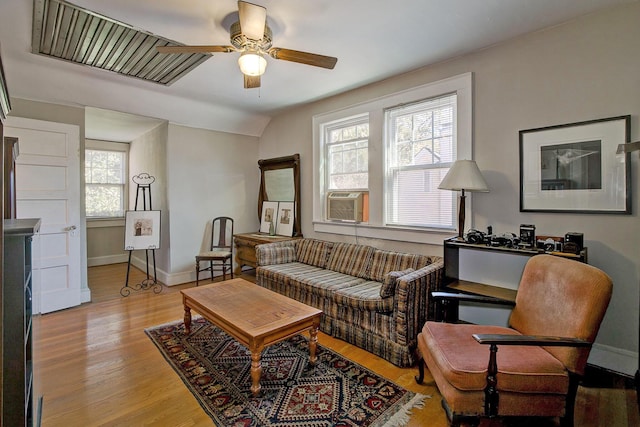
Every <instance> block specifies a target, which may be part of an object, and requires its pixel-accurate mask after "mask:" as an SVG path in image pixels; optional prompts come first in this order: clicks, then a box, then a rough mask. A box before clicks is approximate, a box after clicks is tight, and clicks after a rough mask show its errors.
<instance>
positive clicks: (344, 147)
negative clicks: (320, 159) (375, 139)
mask: <svg viewBox="0 0 640 427" xmlns="http://www.w3.org/2000/svg"><path fill="white" fill-rule="evenodd" d="M368 120H369V119H368V117H366V116H365V117H356V118H353V119H347V120H340V121H338V122H336V123H332V124H331V125H329V126H327V127H326V128H325V132H326V135H325V140H326V141H327V144H326V149H327V154H326V156H327V163H328V166H329V170H328V173H327V183H326V185H327V188H328V189H329V190H357V189H363V190H364V189H367V188H368V186H369V174H368V169H369V121H368Z"/></svg>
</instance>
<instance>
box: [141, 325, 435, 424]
mask: <svg viewBox="0 0 640 427" xmlns="http://www.w3.org/2000/svg"><path fill="white" fill-rule="evenodd" d="M145 332H146V333H147V335H148V336H149V337H150V338H151V340H152V341H153V342H154V343H155V345H156V346H157V347H158V349H160V352H161V353H162V354H163V356H164V357H165V359H166V360H167V361H168V362H169V363H170V364H171V366H173V368H174V369H175V370H176V372H177V373H178V374H179V375H180V378H182V381H184V383H185V384H186V385H187V387H188V388H189V390H190V391H191V392H192V393H193V395H194V396H195V397H196V398H197V399H198V402H199V403H200V405H201V406H202V408H204V410H205V411H206V412H207V413H208V414H209V416H211V418H212V419H213V421H214V423H215V425H217V426H243V427H248V426H279V427H280V426H282V427H284V426H287V427H290V426H314V427H321V426H398V425H404V424H406V422H407V421H408V419H409V415H410V413H409V411H410V409H411V408H413V407H419V406H422V405H423V404H424V402H423V401H424V398H425V397H426V396H424V395H420V394H416V393H413V392H410V391H408V390H405V389H403V388H402V387H400V386H398V385H396V384H394V383H392V382H390V381H388V380H386V379H384V378H382V377H380V376H379V375H377V374H375V373H374V372H372V371H370V370H368V369H366V368H365V367H363V366H361V365H358V364H357V363H355V362H353V361H350V360H348V359H345V358H344V357H342V356H340V355H339V354H337V353H335V352H333V351H332V350H330V349H328V348H326V347H323V346H321V345H318V350H317V355H318V362H317V363H316V366H315V367H312V366H310V365H309V363H308V362H309V347H308V339H307V338H306V337H305V336H302V335H299V336H296V337H293V338H291V339H289V340H286V341H282V342H280V343H278V344H275V345H272V346H269V347H267V348H266V349H265V350H264V351H263V353H262V359H261V360H262V378H261V381H260V384H261V385H262V391H261V393H260V396H258V397H253V396H252V394H251V391H250V389H249V388H250V386H251V375H250V367H251V355H250V353H249V350H248V349H247V348H246V347H244V346H243V345H242V344H239V343H238V342H236V341H235V340H234V339H233V338H231V337H230V336H229V335H227V334H226V333H224V332H223V331H222V330H220V329H219V328H217V327H216V326H213V325H211V324H210V323H209V322H207V321H206V320H205V319H202V318H195V319H193V322H192V326H191V335H189V336H188V337H187V336H185V334H184V323H183V322H181V321H178V322H174V323H170V324H166V325H161V326H156V327H153V328H149V329H147V330H145Z"/></svg>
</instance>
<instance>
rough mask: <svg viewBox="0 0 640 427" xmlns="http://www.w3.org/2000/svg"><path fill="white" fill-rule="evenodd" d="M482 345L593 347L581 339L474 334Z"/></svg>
mask: <svg viewBox="0 0 640 427" xmlns="http://www.w3.org/2000/svg"><path fill="white" fill-rule="evenodd" d="M473 339H475V340H476V341H478V342H479V343H480V344H489V345H529V346H545V347H591V343H590V342H589V341H587V340H583V339H580V338H568V337H556V336H544V335H501V334H473Z"/></svg>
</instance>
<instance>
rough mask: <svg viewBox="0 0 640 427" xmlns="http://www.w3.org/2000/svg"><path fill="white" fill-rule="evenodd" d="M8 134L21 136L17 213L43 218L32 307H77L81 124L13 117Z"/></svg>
mask: <svg viewBox="0 0 640 427" xmlns="http://www.w3.org/2000/svg"><path fill="white" fill-rule="evenodd" d="M5 135H7V136H13V137H16V138H18V150H19V155H18V158H17V160H16V217H18V218H40V219H41V225H40V236H39V244H38V246H39V254H34V256H39V262H35V263H34V264H35V265H37V266H39V271H38V272H37V273H36V274H35V275H34V279H37V281H38V282H39V283H35V282H34V311H35V312H38V308H39V312H41V313H49V312H51V311H55V310H61V309H63V308H68V307H73V306H76V305H79V304H80V302H81V283H80V277H81V275H80V268H81V267H80V265H81V263H80V261H81V259H80V229H79V228H80V153H79V149H80V131H79V128H78V126H75V125H69V124H63V123H54V122H46V121H41V120H32V119H25V118H19V117H9V118H8V120H7V126H6V127H5Z"/></svg>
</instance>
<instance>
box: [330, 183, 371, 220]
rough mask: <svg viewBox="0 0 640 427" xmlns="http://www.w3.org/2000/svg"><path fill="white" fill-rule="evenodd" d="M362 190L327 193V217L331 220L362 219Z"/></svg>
mask: <svg viewBox="0 0 640 427" xmlns="http://www.w3.org/2000/svg"><path fill="white" fill-rule="evenodd" d="M362 200H363V193H362V192H361V191H331V192H329V193H328V194H327V219H328V220H330V221H353V222H361V221H362Z"/></svg>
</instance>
